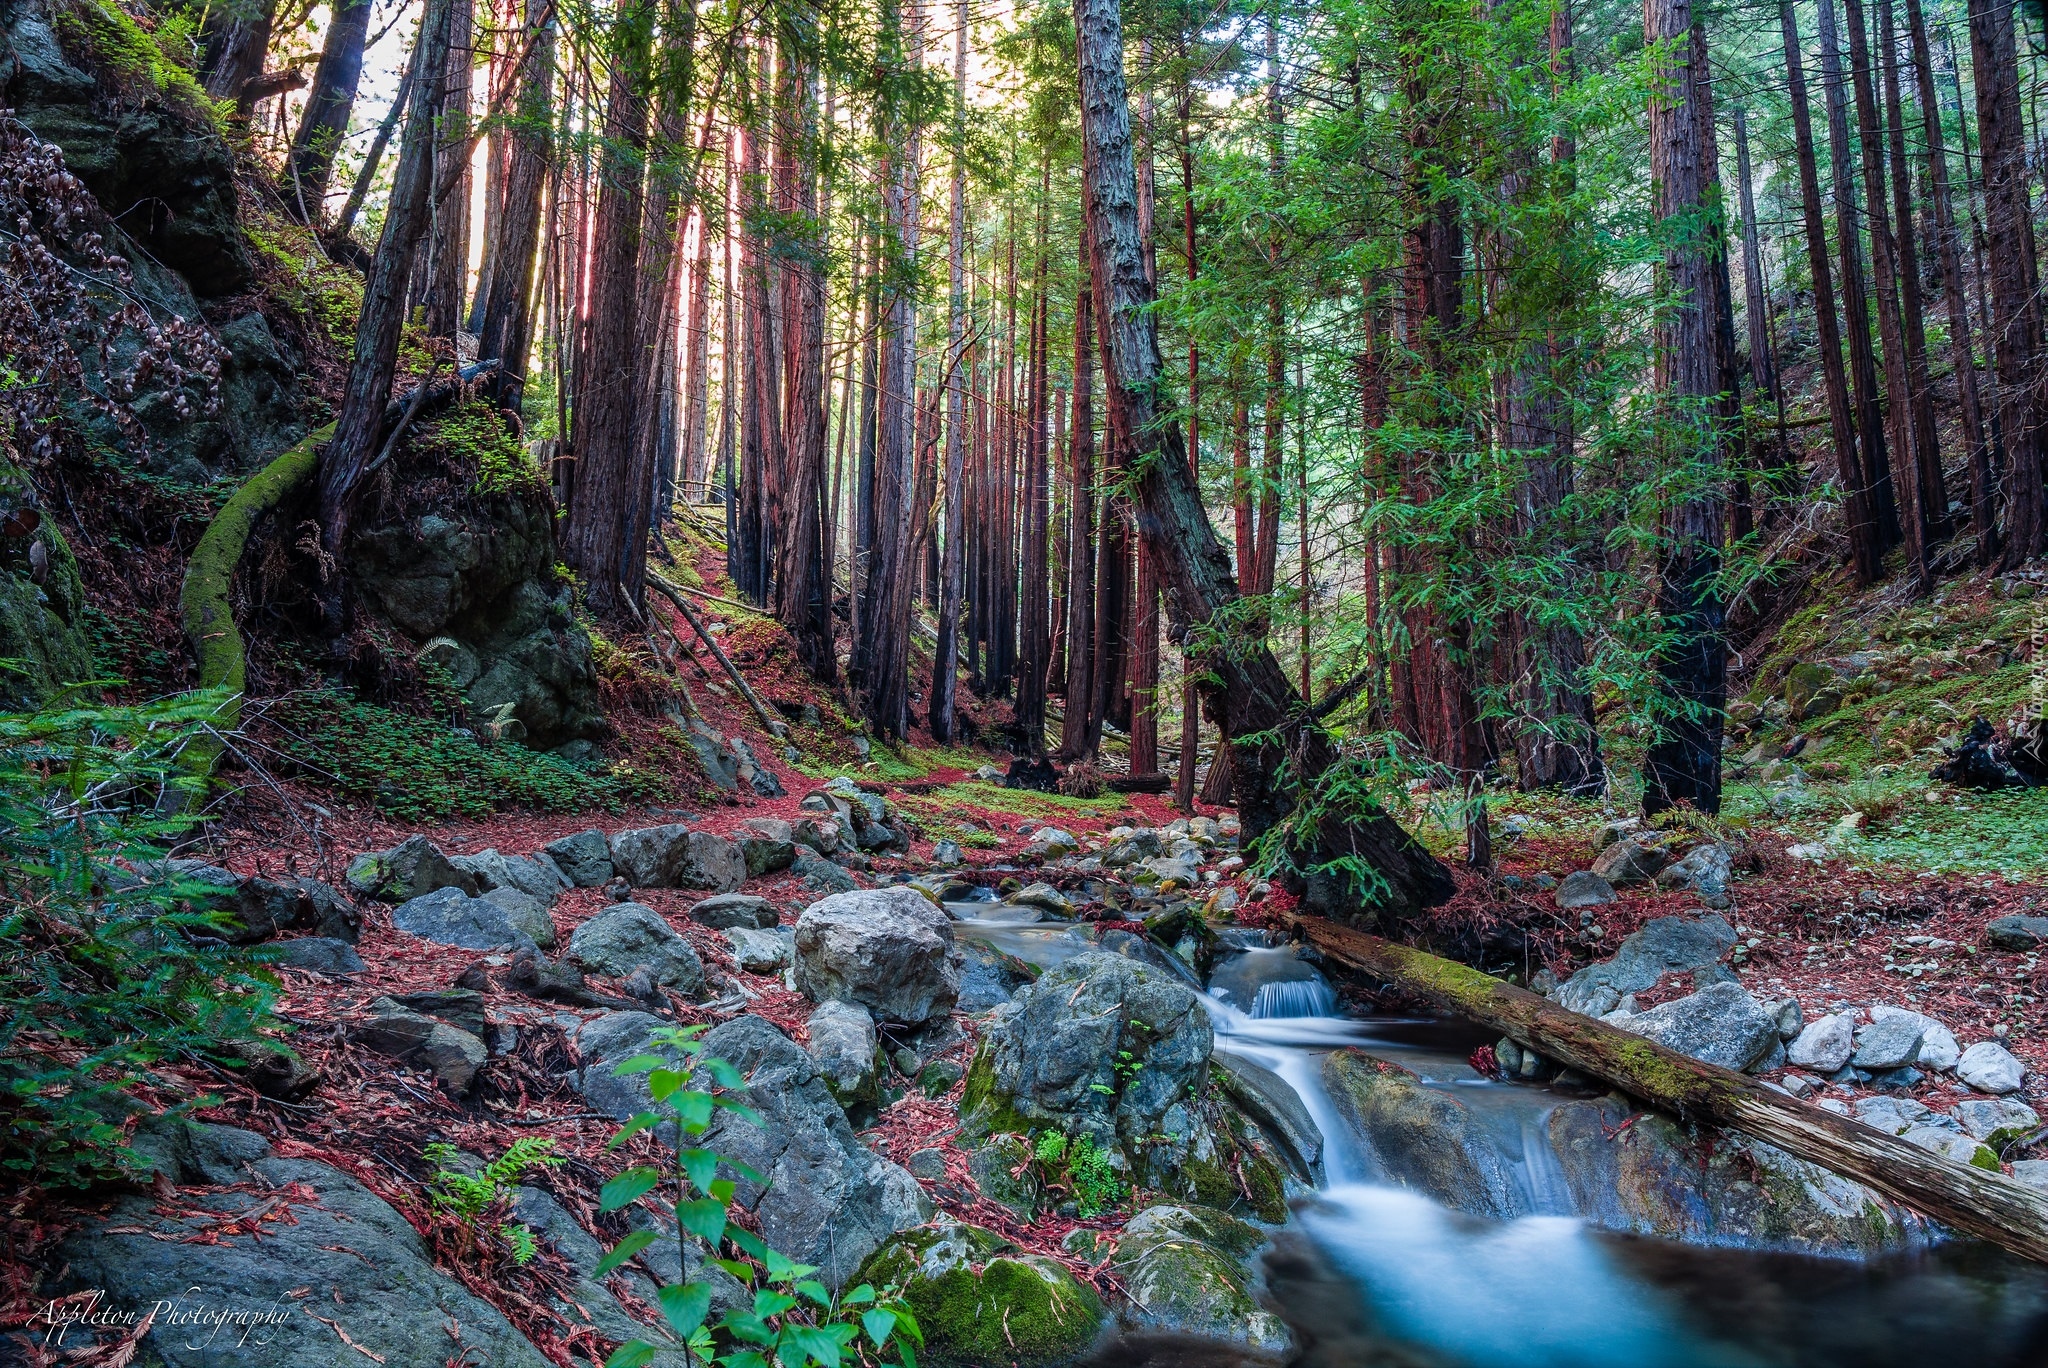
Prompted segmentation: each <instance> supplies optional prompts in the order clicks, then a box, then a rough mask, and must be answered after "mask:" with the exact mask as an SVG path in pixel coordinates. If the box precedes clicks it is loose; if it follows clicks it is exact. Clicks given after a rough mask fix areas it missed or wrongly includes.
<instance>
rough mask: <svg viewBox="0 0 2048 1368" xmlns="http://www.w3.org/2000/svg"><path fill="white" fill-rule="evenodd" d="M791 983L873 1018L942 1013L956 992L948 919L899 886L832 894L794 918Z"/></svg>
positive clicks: (907, 1021) (915, 1018)
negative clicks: (860, 1009) (860, 1008)
mask: <svg viewBox="0 0 2048 1368" xmlns="http://www.w3.org/2000/svg"><path fill="white" fill-rule="evenodd" d="M796 982H797V988H798V990H799V991H800V992H802V993H803V994H804V995H805V996H806V997H808V998H810V999H811V1000H812V1001H813V1002H824V1001H827V1000H837V1001H841V1002H856V1003H859V1004H860V1005H861V1006H863V1007H865V1008H867V1009H868V1011H869V1012H871V1013H872V1014H873V1015H874V1016H875V1018H876V1019H877V1020H879V1021H888V1022H895V1023H898V1024H901V1025H908V1026H915V1025H918V1024H920V1023H922V1022H925V1021H929V1020H931V1019H932V1018H933V1017H943V1016H945V1015H946V1014H947V1013H949V1012H951V1011H952V1010H953V1004H954V1002H955V1001H957V1000H958V998H959V996H960V955H959V952H958V951H957V950H956V949H955V948H954V945H953V924H952V920H951V919H950V918H948V917H947V916H946V914H945V913H944V912H942V911H941V910H939V909H938V908H937V907H935V906H933V904H932V902H931V900H930V899H929V898H927V897H925V896H924V894H922V893H919V892H917V891H915V890H913V889H909V888H904V887H901V886H898V887H894V888H875V889H864V890H860V891H857V892H852V893H836V894H834V895H833V896H831V897H829V898H824V899H821V900H819V901H818V902H815V903H812V904H811V905H810V906H809V907H807V908H805V909H804V912H803V915H802V916H801V917H799V918H797V923H796Z"/></svg>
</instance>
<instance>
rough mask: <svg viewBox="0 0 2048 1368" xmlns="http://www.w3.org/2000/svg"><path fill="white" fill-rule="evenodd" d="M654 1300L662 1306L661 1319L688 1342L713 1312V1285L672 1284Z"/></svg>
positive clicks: (655, 1296) (663, 1289)
mask: <svg viewBox="0 0 2048 1368" xmlns="http://www.w3.org/2000/svg"><path fill="white" fill-rule="evenodd" d="M654 1300H655V1301H656V1302H657V1303H658V1304H659V1305H660V1306H661V1317H662V1319H663V1320H665V1321H667V1322H668V1323H669V1328H670V1329H672V1330H674V1331H675V1332H676V1334H677V1335H678V1336H680V1337H681V1338H682V1339H683V1340H684V1341H685V1342H688V1340H689V1338H690V1336H692V1335H694V1334H696V1333H697V1327H698V1326H700V1325H702V1324H703V1323H704V1317H705V1316H707V1315H709V1314H710V1312H711V1284H710V1283H702V1282H689V1283H671V1284H669V1285H668V1286H667V1287H664V1288H662V1289H661V1291H659V1292H657V1293H655V1294H654Z"/></svg>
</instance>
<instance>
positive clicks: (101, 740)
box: [0, 693, 276, 1187]
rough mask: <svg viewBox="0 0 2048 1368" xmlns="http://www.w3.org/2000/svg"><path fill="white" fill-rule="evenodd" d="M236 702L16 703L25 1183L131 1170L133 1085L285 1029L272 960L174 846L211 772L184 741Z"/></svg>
mask: <svg viewBox="0 0 2048 1368" xmlns="http://www.w3.org/2000/svg"><path fill="white" fill-rule="evenodd" d="M223 702H224V699H223V697H222V696H221V695H220V694H218V693H205V694H191V695H182V696H179V697H176V698H173V699H168V700H164V701H159V702H154V703H148V704H143V705H140V706H134V707H125V706H111V705H108V706H101V705H90V706H87V705H81V706H72V707H61V706H60V707H53V708H48V709H45V710H42V711H39V712H34V713H8V714H0V1170H4V1171H5V1172H6V1173H7V1174H8V1176H9V1177H10V1178H11V1179H12V1180H13V1182H14V1183H15V1184H17V1185H19V1184H27V1183H40V1184H45V1185H49V1186H61V1187H82V1186H87V1185H90V1184H91V1183H94V1182H97V1181H101V1180H105V1179H111V1178H119V1177H124V1176H129V1175H131V1174H133V1173H134V1172H135V1168H134V1161H133V1159H132V1157H131V1156H130V1154H129V1152H128V1151H127V1149H126V1146H125V1141H124V1136H123V1128H122V1121H123V1119H124V1117H125V1116H126V1115H127V1114H130V1113H132V1112H133V1111H134V1110H136V1109H135V1107H134V1105H133V1104H132V1103H131V1101H130V1100H129V1098H128V1097H127V1095H126V1094H127V1092H128V1090H129V1089H130V1088H131V1087H132V1086H133V1085H135V1084H136V1083H139V1082H142V1081H144V1080H155V1081H162V1082H166V1084H167V1086H169V1087H171V1088H172V1089H173V1090H174V1091H178V1092H181V1093H182V1092H189V1090H190V1089H189V1085H188V1084H185V1083H183V1082H172V1081H169V1080H162V1079H161V1078H160V1077H159V1076H158V1075H157V1073H156V1067H157V1066H158V1065H160V1064H163V1063H165V1062H167V1061H170V1060H175V1059H217V1060H221V1061H224V1062H226V1061H230V1060H233V1059H235V1058H237V1056H236V1055H235V1052H234V1050H233V1048H232V1047H234V1046H235V1045H237V1044H238V1043H245V1042H248V1041H251V1040H253V1039H256V1038H258V1033H259V1031H260V1030H261V1028H263V1027H266V1026H271V1025H274V1024H275V1023H274V1019H273V1018H272V1016H271V1006H272V1003H273V1002H274V1001H275V997H276V987H275V983H274V981H273V980H271V979H270V978H269V977H268V976H266V975H264V974H263V973H262V971H261V969H260V968H259V963H258V961H259V959H260V956H258V955H255V954H252V953H251V952H249V951H247V950H243V949H238V948H236V947H234V946H230V945H227V944H225V943H224V941H223V939H222V937H221V935H220V932H221V930H222V929H223V928H224V927H225V925H226V924H227V921H228V917H229V913H228V912H227V911H226V910H225V909H223V908H221V907H219V906H217V905H215V904H217V903H218V902H219V900H220V898H219V895H220V889H219V888H218V887H217V886H215V885H212V884H206V883H201V882H198V881H196V880H193V879H190V878H186V877H183V876H181V875H180V874H178V873H177V872H176V871H175V870H174V869H173V868H172V867H171V866H169V865H168V864H167V863H166V862H165V855H166V852H167V851H169V850H170V849H172V848H174V847H175V846H176V845H177V843H178V842H179V841H180V840H181V839H184V838H187V837H189V836H190V835H191V833H192V830H193V827H194V826H195V824H196V822H197V820H198V819H197V818H196V817H194V816H190V815H184V809H185V808H186V807H187V806H188V805H189V806H194V807H196V806H197V804H196V801H195V800H196V799H197V798H198V797H199V795H200V793H201V785H200V781H199V780H197V779H195V778H194V777H193V776H192V775H190V774H189V773H187V772H186V771H185V770H183V769H182V768H181V767H180V765H179V763H178V757H179V755H180V753H181V752H182V751H183V750H184V749H185V748H186V747H187V746H189V745H191V744H193V742H194V741H195V740H196V739H197V738H199V737H200V736H201V735H203V734H204V732H205V729H206V727H207V726H208V725H209V723H210V721H211V719H212V718H213V717H214V715H215V713H216V711H217V710H218V709H219V708H220V707H221V705H222V703H223Z"/></svg>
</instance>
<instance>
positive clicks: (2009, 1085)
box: [1956, 1040, 2026, 1095]
mask: <svg viewBox="0 0 2048 1368" xmlns="http://www.w3.org/2000/svg"><path fill="white" fill-rule="evenodd" d="M1956 1077H1957V1078H1960V1079H1962V1080H1963V1082H1965V1083H1967V1084H1969V1085H1970V1086H1971V1087H1973V1088H1975V1089H1976V1090H1977V1091H1978V1092H1981V1093H1991V1094H1994V1095H1998V1094H2003V1093H2011V1092H2018V1091H2019V1090H2020V1085H2021V1084H2022V1083H2024V1082H2025V1081H2026V1070H2025V1068H2023V1067H2022V1066H2021V1064H2020V1062H2019V1060H2017V1059H2015V1058H2013V1056H2012V1053H2011V1051H2009V1050H2007V1049H2006V1048H2005V1047H2004V1046H2003V1045H2000V1044H1997V1043H1996V1042H1994V1041H1989V1040H1984V1041H1979V1042H1978V1043H1977V1044H1975V1045H1972V1046H1971V1047H1970V1048H1969V1049H1967V1050H1965V1051H1963V1054H1962V1057H1961V1058H1960V1059H1958V1060H1957V1061H1956Z"/></svg>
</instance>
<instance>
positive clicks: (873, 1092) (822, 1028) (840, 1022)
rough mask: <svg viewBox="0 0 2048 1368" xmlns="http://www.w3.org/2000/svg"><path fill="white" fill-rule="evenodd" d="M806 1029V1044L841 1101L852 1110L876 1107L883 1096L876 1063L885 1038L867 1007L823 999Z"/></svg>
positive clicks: (827, 1082)
mask: <svg viewBox="0 0 2048 1368" xmlns="http://www.w3.org/2000/svg"><path fill="white" fill-rule="evenodd" d="M805 1030H806V1032H807V1034H808V1036H809V1039H808V1040H807V1041H806V1042H805V1044H804V1048H805V1049H806V1050H808V1051H809V1052H810V1055H811V1058H812V1060H814V1061H815V1062H816V1063H817V1066H818V1077H820V1078H822V1079H824V1080H825V1086H826V1088H828V1089H829V1090H830V1091H831V1093H832V1096H833V1097H835V1098H837V1099H838V1101H839V1105H840V1106H842V1107H845V1108H846V1109H847V1110H848V1111H849V1112H852V1111H858V1110H859V1109H861V1108H863V1107H865V1108H869V1109H873V1108H874V1107H875V1106H876V1105H877V1104H878V1103H879V1102H880V1101H881V1100H882V1089H881V1083H880V1076H879V1069H878V1066H877V1064H876V1061H877V1059H878V1058H879V1057H880V1054H881V1041H880V1039H879V1037H877V1036H876V1034H875V1019H874V1018H873V1017H871V1016H869V1015H868V1012H867V1008H865V1007H860V1006H856V1005H855V1004H853V1003H851V1002H824V1003H820V1004H819V1005H818V1010H817V1011H815V1012H812V1013H811V1019H810V1020H809V1021H808V1022H806V1023H805Z"/></svg>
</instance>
